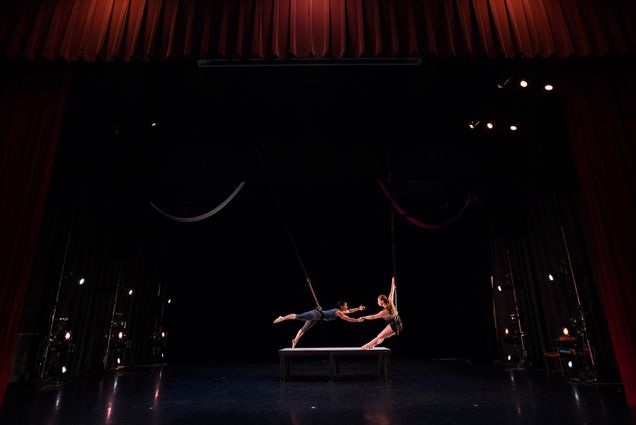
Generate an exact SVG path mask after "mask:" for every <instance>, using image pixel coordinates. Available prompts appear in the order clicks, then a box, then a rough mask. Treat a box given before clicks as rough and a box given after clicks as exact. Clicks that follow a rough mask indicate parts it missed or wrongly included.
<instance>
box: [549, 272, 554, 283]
mask: <svg viewBox="0 0 636 425" xmlns="http://www.w3.org/2000/svg"><path fill="white" fill-rule="evenodd" d="M548 280H549V281H550V282H554V276H552V274H549V275H548Z"/></svg>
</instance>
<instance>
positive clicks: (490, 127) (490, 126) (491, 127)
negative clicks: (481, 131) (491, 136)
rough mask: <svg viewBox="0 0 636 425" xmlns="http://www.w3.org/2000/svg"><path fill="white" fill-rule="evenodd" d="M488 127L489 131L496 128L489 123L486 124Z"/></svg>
mask: <svg viewBox="0 0 636 425" xmlns="http://www.w3.org/2000/svg"><path fill="white" fill-rule="evenodd" d="M486 127H488V129H489V130H492V129H493V128H495V125H494V124H493V123H491V122H489V123H486Z"/></svg>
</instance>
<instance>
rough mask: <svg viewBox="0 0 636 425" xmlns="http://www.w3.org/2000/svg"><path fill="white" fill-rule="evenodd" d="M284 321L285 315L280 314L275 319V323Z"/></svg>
mask: <svg viewBox="0 0 636 425" xmlns="http://www.w3.org/2000/svg"><path fill="white" fill-rule="evenodd" d="M282 321H283V316H278V317H277V318H275V319H274V323H280V322H282Z"/></svg>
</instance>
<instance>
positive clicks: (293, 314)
mask: <svg viewBox="0 0 636 425" xmlns="http://www.w3.org/2000/svg"><path fill="white" fill-rule="evenodd" d="M297 316H298V315H297V314H296V313H292V314H288V315H286V316H278V317H277V318H276V319H274V323H280V322H283V321H285V320H296V317H297Z"/></svg>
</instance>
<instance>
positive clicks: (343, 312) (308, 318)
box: [274, 301, 366, 348]
mask: <svg viewBox="0 0 636 425" xmlns="http://www.w3.org/2000/svg"><path fill="white" fill-rule="evenodd" d="M365 309H366V307H365V306H363V305H361V306H359V307H355V308H351V309H350V308H349V306H348V304H347V302H346V301H338V303H337V304H336V308H334V309H331V310H322V309H321V308H320V307H319V306H318V307H316V308H314V309H313V310H309V311H306V312H304V313H300V314H296V313H291V314H288V315H285V316H278V317H277V318H276V319H274V323H281V322H284V321H286V320H303V321H304V322H305V323H304V324H303V326H302V327H301V328H300V329H299V330H298V332H297V333H296V337H295V338H294V339H292V341H291V342H292V348H296V344H298V340H300V337H302V336H303V335H304V334H305V333H307V331H308V330H309V329H311V328H312V327H313V326H314V325H315V324H316V323H318V322H319V321H321V320H322V321H324V322H331V321H333V320H336V319H338V318H340V319H342V320H345V321H347V322H353V323H360V322H362V321H363V320H364V319H362V318H353V317H349V316H348V314H351V313H356V312H358V311H364V310H365Z"/></svg>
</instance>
